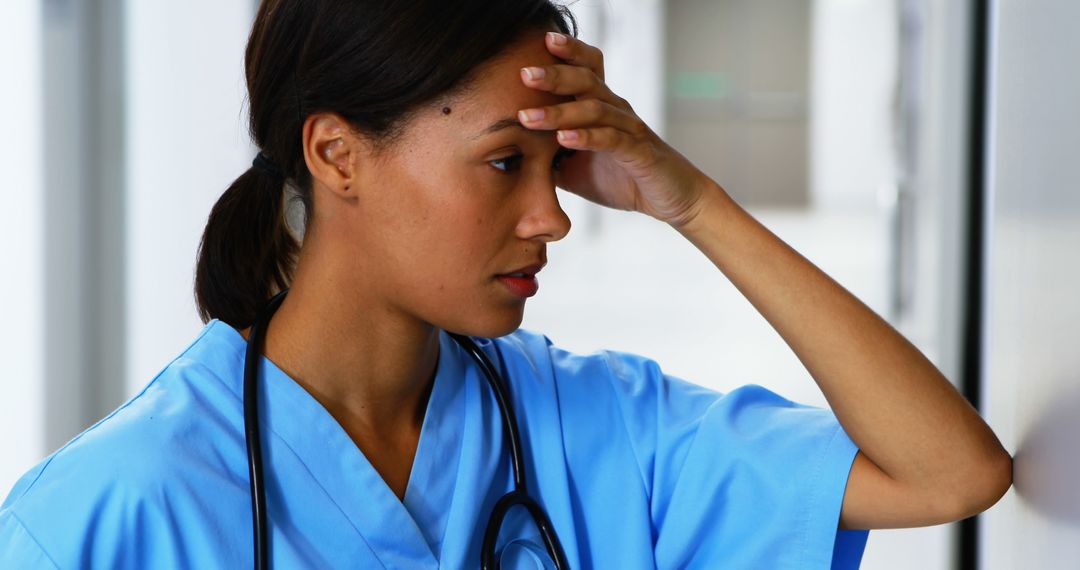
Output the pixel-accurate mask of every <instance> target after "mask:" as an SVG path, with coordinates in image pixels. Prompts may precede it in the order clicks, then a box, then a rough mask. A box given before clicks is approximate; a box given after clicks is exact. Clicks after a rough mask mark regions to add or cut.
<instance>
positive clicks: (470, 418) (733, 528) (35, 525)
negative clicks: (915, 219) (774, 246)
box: [0, 321, 868, 570]
mask: <svg viewBox="0 0 1080 570" xmlns="http://www.w3.org/2000/svg"><path fill="white" fill-rule="evenodd" d="M478 344H479V345H480V346H481V348H482V350H484V351H485V352H486V353H487V355H488V356H489V358H491V359H492V360H493V361H494V362H495V365H496V366H497V367H499V369H500V372H501V373H502V374H503V375H504V377H505V378H507V381H508V382H509V383H510V385H511V390H512V400H513V402H514V407H515V410H516V412H517V419H518V424H519V425H520V429H521V433H522V440H523V445H524V447H525V455H526V458H527V459H526V460H527V470H528V477H529V481H530V485H531V487H530V493H531V494H532V496H533V497H534V498H535V499H537V500H538V501H539V502H540V503H541V504H542V505H543V506H544V507H545V509H546V510H547V512H548V514H549V516H550V517H551V520H552V522H553V524H554V526H555V529H556V531H557V532H558V534H559V537H560V539H561V541H562V544H563V547H564V548H565V550H566V554H567V558H568V560H569V562H570V565H571V567H573V568H620V569H630V570H633V569H646V568H649V569H651V568H735V569H740V568H771V569H780V568H792V569H796V568H797V569H800V570H801V569H807V568H830V567H831V568H857V567H858V566H859V562H860V560H861V557H862V552H863V548H864V546H865V543H866V539H867V534H868V532H867V531H864V530H860V531H855V530H845V531H838V530H837V522H838V519H839V514H840V506H841V503H842V500H843V496H844V487H845V485H846V483H847V477H848V473H849V471H850V468H851V464H852V461H853V460H854V457H855V453H856V451H857V448H856V446H855V445H854V443H853V442H852V441H851V439H850V438H849V437H848V435H847V434H846V433H845V432H844V430H843V429H842V428H841V426H840V425H839V423H838V422H837V421H836V418H835V416H834V415H833V414H832V412H831V411H829V410H824V409H819V408H813V407H809V406H804V405H800V404H796V403H792V402H790V401H788V400H786V399H784V398H782V397H780V396H778V395H776V394H774V393H773V392H770V391H769V390H766V389H765V388H762V387H760V386H756V385H747V386H743V387H741V388H738V389H736V390H733V391H731V392H728V393H726V394H721V393H718V392H715V391H712V390H708V389H705V388H702V387H699V386H696V385H693V384H690V383H688V382H685V381H683V380H680V379H678V378H675V377H672V376H669V375H665V374H664V373H663V372H662V371H661V370H660V368H659V366H658V365H657V364H656V363H655V362H653V361H651V360H648V359H646V358H643V357H640V356H636V355H633V354H627V353H620V352H613V351H602V352H597V353H593V354H589V355H577V354H572V353H569V352H567V351H565V350H562V349H560V348H558V347H556V346H554V345H552V343H551V341H549V340H548V339H547V337H545V336H543V335H540V334H536V333H533V332H529V331H526V330H518V331H516V332H514V333H513V334H510V335H507V336H505V337H501V338H497V339H493V340H478ZM245 348H246V343H245V341H244V339H243V337H241V336H240V334H239V333H238V332H237V331H236V330H234V329H233V328H231V327H230V326H228V325H227V324H225V323H223V322H220V321H212V322H211V323H210V324H208V325H207V326H206V328H205V329H204V330H203V332H202V333H201V334H200V335H199V337H198V338H197V339H196V340H195V342H194V343H193V344H192V345H191V346H190V347H188V349H187V350H185V351H184V352H183V353H182V354H181V355H180V356H179V357H178V358H176V359H175V360H174V361H173V362H171V363H170V364H169V365H168V366H167V367H166V368H165V369H164V370H163V371H162V372H161V373H160V374H158V376H157V377H156V378H155V379H154V380H153V381H152V382H150V384H149V385H147V386H146V388H144V389H143V391H142V392H141V393H139V394H138V395H137V396H135V397H134V398H132V399H131V400H130V401H128V402H127V403H126V404H124V405H123V406H121V407H120V408H119V409H117V410H116V411H115V412H113V413H112V414H110V415H109V416H108V417H106V418H105V419H103V420H101V421H100V422H98V423H97V424H96V425H94V426H93V427H91V428H89V429H88V430H86V431H85V432H83V433H82V434H80V435H79V436H78V437H76V438H75V439H73V440H72V441H71V442H69V443H68V444H67V445H65V446H64V447H62V448H61V449H60V450H58V451H56V452H55V453H53V454H52V455H50V456H49V457H47V458H46V459H45V460H44V461H42V462H41V463H40V464H38V465H37V466H36V467H34V468H33V469H31V470H30V471H29V472H28V473H27V474H26V475H24V476H23V477H22V479H20V480H19V482H18V483H17V484H16V485H15V487H14V489H12V491H11V493H10V494H9V495H8V497H7V500H6V501H5V502H4V504H3V507H2V508H0V561H2V562H3V564H0V565H2V566H3V567H5V568H74V567H85V566H92V567H96V568H165V567H170V568H180V567H194V568H241V567H250V566H251V564H252V528H251V524H252V523H251V503H250V499H249V494H248V470H247V456H246V452H245V446H244V430H243V407H242V399H241V386H242V383H243V360H244V351H245ZM261 367H262V368H261V375H262V376H261V377H262V379H263V388H262V398H263V399H262V401H261V404H260V405H261V410H260V411H261V414H262V422H263V447H264V456H263V460H264V462H265V468H266V473H267V501H268V513H269V519H270V526H271V537H270V544H271V557H272V560H273V564H274V565H275V566H276V567H278V568H301V567H302V568H346V567H348V568H387V569H427V568H430V569H434V568H476V567H478V566H479V552H480V542H481V539H482V536H483V532H484V527H485V525H486V524H487V521H488V515H489V514H490V512H491V509H492V507H493V506H494V504H495V501H497V500H498V499H499V497H501V496H502V495H503V494H504V493H505V492H507V491H509V490H510V489H511V488H512V487H513V484H512V478H511V470H510V465H509V454H508V452H507V450H506V446H505V445H504V441H503V431H502V427H501V424H500V418H499V413H498V407H497V405H496V403H495V400H494V397H493V395H492V393H491V390H490V388H489V387H488V385H487V383H486V380H485V378H484V376H483V374H482V373H481V372H480V371H479V370H478V369H477V367H476V366H475V364H474V363H473V362H472V360H471V359H470V357H469V356H468V355H467V354H465V353H464V352H463V351H462V350H461V348H460V347H459V346H458V345H457V344H456V343H455V342H454V341H453V339H451V338H450V337H449V336H448V335H447V334H446V333H445V332H444V333H442V334H440V353H439V364H438V370H437V373H436V377H435V383H434V386H433V387H432V391H431V396H430V398H429V401H428V407H427V413H426V415H425V417H424V424H423V428H422V431H421V435H420V441H419V446H418V448H417V450H416V458H415V461H414V464H413V467H412V473H411V476H410V479H409V484H408V488H407V490H406V493H405V498H404V500H403V501H400V500H398V499H397V497H396V496H395V495H394V494H393V492H392V491H391V490H390V488H389V487H387V486H386V484H385V483H384V482H383V480H382V478H381V477H380V476H379V474H378V473H377V472H376V471H375V470H374V469H373V468H372V466H371V464H370V463H369V462H368V461H367V459H366V458H365V457H364V455H363V453H361V452H360V450H359V449H358V448H357V447H356V445H355V444H354V443H353V442H352V440H351V439H350V438H349V436H348V435H347V434H346V433H345V431H344V430H342V429H341V427H340V426H339V425H338V423H337V422H336V421H335V420H334V419H333V417H332V416H331V415H330V414H329V413H328V412H327V411H326V409H325V408H323V407H322V406H321V405H320V404H319V403H318V402H317V401H316V400H315V399H314V398H312V397H311V395H309V394H308V393H307V392H306V391H305V390H304V389H303V388H301V387H300V386H299V385H298V384H296V383H295V382H294V381H293V380H292V379H290V378H289V377H288V376H287V375H286V374H285V373H283V372H282V371H281V370H280V369H278V368H277V367H276V366H275V365H274V364H273V363H272V362H270V361H269V360H267V359H266V358H263V360H262V363H261ZM528 520H529V519H528V517H527V516H525V515H524V514H523V513H521V512H520V509H514V510H512V511H511V516H509V517H508V519H507V521H506V524H505V525H504V529H503V531H502V533H501V535H500V541H499V542H500V545H499V552H500V555H499V556H500V559H501V560H502V563H503V568H506V569H507V570H514V569H529V570H531V569H533V568H546V567H550V562H548V561H547V560H546V558H547V557H546V554H545V551H544V548H543V546H542V545H543V543H542V541H541V540H540V538H539V535H538V532H537V531H536V529H535V528H534V527H533V526H532V524H531V523H530V522H528Z"/></svg>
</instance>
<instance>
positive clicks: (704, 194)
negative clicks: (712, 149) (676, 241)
mask: <svg viewBox="0 0 1080 570" xmlns="http://www.w3.org/2000/svg"><path fill="white" fill-rule="evenodd" d="M734 205H735V201H734V200H732V199H731V197H730V196H729V195H728V193H727V192H726V191H725V190H724V189H723V187H721V186H720V185H719V184H717V183H716V182H714V181H713V180H711V179H708V178H706V179H705V180H704V181H703V182H702V183H701V187H700V190H699V191H698V199H697V200H696V201H695V202H694V203H693V204H692V205H691V206H690V207H689V208H687V209H686V213H685V214H684V215H682V216H680V217H679V218H678V219H675V220H671V221H669V222H668V225H670V226H671V227H673V228H675V230H676V231H678V232H679V233H682V234H683V235H686V236H688V237H689V236H690V235H696V234H700V233H701V231H702V230H704V229H706V228H708V227H713V228H715V223H714V222H715V220H716V219H717V218H718V217H719V216H721V215H723V213H724V212H725V211H727V210H730V209H731V207H732V206H734Z"/></svg>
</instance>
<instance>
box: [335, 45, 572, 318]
mask: <svg viewBox="0 0 1080 570" xmlns="http://www.w3.org/2000/svg"><path fill="white" fill-rule="evenodd" d="M553 63H557V60H556V59H555V58H554V57H553V56H552V55H551V54H550V53H549V52H548V51H547V49H546V47H545V45H544V35H543V33H535V34H529V35H527V36H526V37H524V38H523V39H522V40H521V41H519V42H517V43H516V44H514V45H513V46H512V47H510V48H509V49H508V50H507V51H506V52H504V53H503V54H502V55H501V56H500V57H499V58H497V59H496V60H493V61H492V62H490V63H489V64H486V65H485V66H484V67H483V68H482V69H480V70H478V71H479V73H478V79H476V80H475V83H474V84H473V86H472V88H471V89H469V90H467V91H466V92H464V93H463V94H461V95H459V96H457V97H456V98H454V99H452V100H449V101H443V102H439V103H438V104H432V105H431V106H430V108H424V109H421V111H420V112H419V113H418V115H417V116H416V117H415V119H414V120H412V122H411V123H410V124H409V125H408V126H407V128H406V131H405V132H404V134H403V135H402V137H401V138H400V139H399V140H398V141H397V142H396V143H395V144H394V146H393V147H391V148H390V149H388V150H386V151H385V152H384V153H382V154H381V155H380V156H379V158H378V159H377V160H371V161H369V162H367V163H365V164H366V166H365V167H361V168H359V169H358V171H359V172H358V174H357V176H358V179H357V182H358V187H359V188H358V190H359V192H360V194H359V196H358V199H357V200H356V201H355V206H354V207H353V208H351V209H349V210H348V211H347V212H346V213H345V215H347V216H348V220H347V224H346V227H348V232H347V235H348V236H349V237H348V239H349V240H350V242H351V244H352V246H353V250H354V251H355V252H356V257H355V258H354V259H355V260H356V264H355V267H354V271H355V272H356V278H357V279H358V280H359V281H361V282H363V283H364V287H365V289H366V290H369V291H371V292H372V293H373V294H374V295H376V296H377V297H378V299H379V300H380V301H381V302H383V303H385V305H386V306H387V307H388V308H389V309H390V310H392V311H398V312H401V313H402V314H406V315H409V316H412V317H415V318H417V319H420V320H422V321H424V322H426V323H430V324H433V325H435V326H438V327H440V328H443V329H446V330H450V331H453V332H458V333H464V334H473V335H478V336H485V337H494V336H502V335H504V334H508V333H510V332H512V331H513V330H514V329H516V328H517V327H518V326H519V325H520V323H521V319H522V315H523V312H524V307H525V302H526V297H524V296H523V295H522V292H521V291H515V288H514V286H513V285H512V281H511V282H507V281H506V280H504V279H500V278H499V277H498V276H500V275H506V274H510V273H513V272H516V271H519V270H520V269H521V268H524V267H527V266H532V265H536V264H544V263H546V260H547V252H546V246H547V244H548V243H549V242H553V241H557V240H559V239H562V238H563V237H564V236H565V235H566V234H567V232H568V231H569V230H570V220H569V218H568V217H567V216H566V214H565V213H564V212H563V210H562V209H561V208H560V206H559V203H558V200H557V197H556V193H555V174H556V169H557V168H558V163H559V162H560V161H561V159H562V158H563V156H564V155H565V154H566V152H567V151H566V149H563V148H561V147H560V146H559V145H558V143H557V142H556V139H555V134H554V131H544V132H538V131H529V130H527V129H524V128H522V127H521V126H520V124H519V123H518V121H517V119H516V117H517V111H518V110H520V109H526V108H532V107H541V106H545V105H554V104H558V103H561V102H563V101H565V100H567V99H568V98H566V97H561V96H556V95H553V94H550V93H545V92H541V91H537V90H534V89H530V88H528V87H526V86H524V85H523V83H522V81H521V79H520V69H521V68H522V67H525V66H528V65H549V64H553ZM446 108H448V109H449V113H445V112H444V110H445V109H446ZM316 211H318V206H317V207H316ZM528 271H533V270H528ZM542 278H543V274H542V273H541V274H540V275H539V276H538V280H539V279H542ZM525 281H527V280H525ZM519 282H520V280H519Z"/></svg>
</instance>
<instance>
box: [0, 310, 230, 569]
mask: <svg viewBox="0 0 1080 570" xmlns="http://www.w3.org/2000/svg"><path fill="white" fill-rule="evenodd" d="M204 335H205V331H204ZM204 335H200V339H199V340H197V341H196V342H195V343H193V344H192V346H190V347H188V349H187V350H185V351H184V352H183V353H182V354H181V355H180V356H178V357H177V358H176V359H174V360H173V361H172V362H171V363H170V364H169V365H168V366H166V367H165V369H163V370H162V371H161V372H160V373H159V374H158V375H157V376H156V377H155V378H154V379H153V380H152V381H151V382H150V383H149V384H148V385H147V386H146V387H145V388H144V389H143V390H142V391H141V392H140V393H138V394H137V395H136V396H134V397H133V398H131V399H130V400H128V401H127V402H125V403H124V404H123V405H121V406H120V407H119V408H117V409H116V410H115V411H113V412H112V413H110V414H109V415H108V416H106V417H105V418H103V419H102V420H100V421H98V422H97V423H96V424H94V425H93V426H91V427H90V428H88V429H86V430H85V431H83V432H82V433H80V434H79V435H77V436H76V437H75V438H73V439H72V440H71V441H69V442H68V443H67V444H65V445H64V446H63V447H61V448H60V449H58V450H57V451H55V452H54V453H52V454H51V455H49V456H48V457H46V458H45V459H44V460H43V461H42V462H41V463H39V464H38V465H37V466H35V467H34V468H32V469H31V470H30V471H29V472H27V473H26V474H25V475H24V476H23V477H22V478H21V479H20V480H19V482H18V483H16V485H15V487H14V488H13V489H12V491H11V493H10V494H9V495H8V497H7V500H6V501H5V502H4V504H3V510H2V511H0V513H3V516H4V517H5V519H6V520H5V526H4V529H3V530H2V531H0V532H4V533H5V534H6V533H9V532H23V533H27V534H28V535H31V536H34V537H35V538H36V540H37V542H38V543H40V546H41V547H42V548H43V549H45V550H46V551H60V552H64V551H69V550H71V549H72V548H86V547H88V546H87V545H89V544H91V543H94V542H98V541H102V540H104V539H106V538H107V537H109V536H111V537H113V538H115V539H120V538H122V536H121V534H122V533H123V532H124V531H125V530H126V531H135V527H137V526H138V525H145V524H150V521H152V520H153V519H154V518H155V517H158V516H166V515H165V513H164V509H165V508H171V507H173V506H176V504H178V503H183V502H185V501H188V500H189V499H187V498H183V495H185V494H189V493H188V492H187V491H186V489H190V488H192V487H191V486H190V485H189V484H190V483H191V482H192V481H200V485H208V486H211V487H214V486H216V485H215V483H218V484H219V485H224V486H226V487H231V486H236V485H238V484H246V472H245V471H243V468H244V464H243V461H242V460H241V461H236V462H228V461H225V460H223V458H225V457H239V458H241V459H242V457H243V455H242V446H243V431H242V426H241V422H240V420H239V416H240V411H239V410H240V408H241V403H240V400H239V396H238V395H237V394H235V393H234V392H233V391H232V390H231V389H230V388H229V387H228V385H227V381H226V380H225V379H222V378H220V374H219V372H220V371H216V370H214V366H213V365H212V364H210V365H208V363H207V362H206V360H205V358H202V357H201V356H205V354H202V355H201V354H200V353H201V352H205V351H206V350H207V348H206V347H205V346H202V345H201V344H200V342H201V341H202V340H204ZM215 480H216V481H215ZM241 486H242V485H241ZM167 503H171V505H170V506H169V507H166V506H164V505H166V504H167ZM13 521H18V525H15V524H14V522H13ZM9 527H10V528H9ZM20 528H21V530H19V529H20ZM105 541H106V542H107V540H105ZM84 542H85V544H82V546H79V545H77V544H76V543H84Z"/></svg>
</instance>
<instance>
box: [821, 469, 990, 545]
mask: <svg viewBox="0 0 1080 570" xmlns="http://www.w3.org/2000/svg"><path fill="white" fill-rule="evenodd" d="M1009 469H1010V470H1011V465H1010V466H1009ZM998 479H1000V477H997V476H996V472H994V471H993V470H988V471H985V472H981V473H980V476H979V477H969V478H967V479H964V478H957V483H955V484H953V485H952V486H945V485H937V486H935V485H923V486H918V485H911V484H906V483H903V482H900V481H897V480H896V479H893V478H892V477H890V476H889V475H888V474H887V473H885V472H884V471H882V470H881V468H880V467H878V466H877V465H876V464H875V463H874V462H873V461H871V460H870V458H868V457H866V456H865V455H863V453H862V452H861V451H860V452H858V453H857V454H856V455H855V461H854V462H853V463H852V466H851V474H850V475H849V476H848V483H847V489H846V490H845V491H844V502H843V506H842V507H841V510H840V525H839V526H840V528H841V529H875V528H911V527H919V526H931V525H937V524H944V523H948V522H953V521H957V520H960V519H963V518H967V517H969V516H971V515H974V514H976V513H979V512H982V511H983V510H985V509H987V508H989V507H990V506H991V505H993V504H994V503H995V502H997V500H998V499H999V498H1000V497H1001V495H1003V494H1004V492H1005V490H1007V489H1008V487H1007V486H1006V487H1005V490H1001V489H999V488H1000V485H998V484H997V483H996V482H997V480H998ZM1010 479H1011V478H1010ZM983 489H987V490H986V491H982V490H983Z"/></svg>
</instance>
